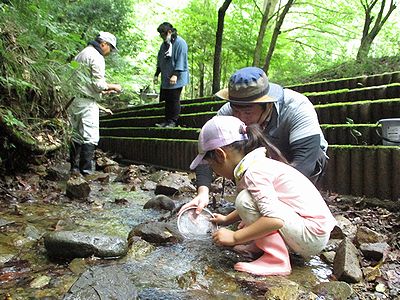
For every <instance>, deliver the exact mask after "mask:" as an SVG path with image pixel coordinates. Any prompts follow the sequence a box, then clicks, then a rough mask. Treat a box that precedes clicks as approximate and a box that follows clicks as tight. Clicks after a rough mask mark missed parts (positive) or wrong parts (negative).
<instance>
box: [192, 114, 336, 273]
mask: <svg viewBox="0 0 400 300" xmlns="http://www.w3.org/2000/svg"><path fill="white" fill-rule="evenodd" d="M198 149H199V154H198V155H197V157H196V158H195V159H194V160H193V162H192V164H191V165H190V168H191V169H195V168H196V167H197V166H198V165H199V164H200V163H208V164H209V165H210V166H211V168H212V169H213V170H214V171H215V172H216V173H217V174H218V175H220V176H223V177H226V178H229V179H233V180H234V181H235V182H236V185H237V191H238V196H237V198H236V202H235V206H236V210H235V211H233V212H232V213H230V214H229V215H227V216H223V215H220V214H216V215H215V218H213V219H212V222H215V223H217V224H221V225H230V224H233V223H235V222H237V221H240V220H241V221H242V224H243V225H244V226H243V227H242V228H240V229H238V230H237V231H232V230H228V229H226V228H221V229H219V230H218V231H216V232H215V233H213V240H214V242H215V243H216V244H217V245H221V246H236V245H246V244H248V243H249V242H251V243H250V244H248V245H246V246H239V247H236V248H240V247H241V248H242V249H241V250H242V251H250V252H255V250H258V251H262V252H263V255H262V256H261V257H260V258H258V259H257V260H255V261H253V262H249V263H248V262H239V263H237V264H235V266H234V268H235V270H237V271H242V272H248V273H252V274H255V275H288V274H290V272H291V266H290V260H289V253H288V249H287V247H289V248H290V249H291V250H293V251H294V252H296V253H298V254H300V255H302V256H303V257H308V256H311V255H315V254H318V253H319V252H320V251H321V250H322V249H323V248H324V247H325V245H326V244H327V242H328V240H329V236H330V232H331V230H332V229H333V227H334V226H335V224H336V221H335V219H334V217H333V216H332V214H331V212H330V210H329V208H328V207H327V205H326V204H325V201H324V200H323V198H322V196H321V195H320V193H319V192H318V190H317V189H316V188H315V186H314V185H313V184H312V182H311V181H310V180H309V179H308V178H307V177H305V176H304V175H303V174H301V173H300V172H299V171H297V170H296V169H295V168H293V167H291V166H290V165H288V164H287V163H286V160H285V159H284V158H283V157H282V155H281V154H280V152H279V150H278V149H277V148H275V147H274V146H273V145H271V144H270V143H269V142H268V141H267V140H266V139H265V137H264V136H263V133H262V131H261V130H260V128H259V127H258V125H250V126H247V127H246V125H245V124H244V123H243V122H242V121H240V120H239V119H238V118H235V117H232V116H216V117H214V118H212V119H211V120H209V121H208V122H207V123H206V124H205V125H204V126H203V128H202V129H201V132H200V135H199V143H198Z"/></svg>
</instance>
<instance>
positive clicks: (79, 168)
mask: <svg viewBox="0 0 400 300" xmlns="http://www.w3.org/2000/svg"><path fill="white" fill-rule="evenodd" d="M113 51H118V49H117V39H116V37H115V36H114V35H113V34H111V33H109V32H104V31H101V32H100V33H99V34H98V35H97V37H96V39H95V40H94V41H91V42H89V43H88V46H87V47H86V48H85V49H83V50H82V51H81V52H80V53H79V54H78V55H77V56H76V57H75V59H74V60H75V61H77V62H78V63H80V65H81V68H80V69H79V71H81V72H78V74H77V75H78V76H77V81H78V82H77V85H78V89H77V94H76V96H75V98H74V99H73V101H72V103H71V105H70V106H69V108H68V111H69V113H70V119H71V124H72V127H73V136H72V142H71V145H70V163H71V173H72V174H79V173H81V174H82V175H88V174H91V173H92V160H93V156H94V150H95V148H96V145H97V144H98V142H99V139H100V134H99V108H102V109H103V107H101V106H99V104H98V103H97V102H98V101H99V100H100V99H101V96H102V94H107V93H113V92H120V91H121V86H120V85H119V84H112V83H107V82H106V79H105V60H104V57H105V56H108V55H109V54H110V53H111V52H113ZM108 112H109V113H110V111H109V110H108Z"/></svg>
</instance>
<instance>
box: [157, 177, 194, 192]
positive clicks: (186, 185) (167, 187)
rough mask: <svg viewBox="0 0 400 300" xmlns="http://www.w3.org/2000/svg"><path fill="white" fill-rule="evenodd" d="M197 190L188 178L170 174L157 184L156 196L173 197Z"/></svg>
mask: <svg viewBox="0 0 400 300" xmlns="http://www.w3.org/2000/svg"><path fill="white" fill-rule="evenodd" d="M195 190H196V189H195V187H194V186H193V184H192V183H191V182H190V180H189V179H188V177H187V176H184V175H182V174H178V173H170V174H168V176H164V177H163V178H162V179H161V181H160V182H159V183H158V184H157V186H156V190H155V191H154V193H155V194H156V195H160V194H163V195H166V196H172V195H176V194H181V193H183V192H194V191H195Z"/></svg>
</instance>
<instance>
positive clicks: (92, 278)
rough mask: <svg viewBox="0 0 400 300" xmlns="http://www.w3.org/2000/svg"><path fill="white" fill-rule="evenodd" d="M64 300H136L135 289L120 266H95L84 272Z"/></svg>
mask: <svg viewBox="0 0 400 300" xmlns="http://www.w3.org/2000/svg"><path fill="white" fill-rule="evenodd" d="M63 299H64V300H103V299H132V300H134V299H137V289H136V287H135V285H134V284H133V283H132V281H130V280H129V276H128V274H127V273H126V272H125V271H124V270H123V269H122V268H121V266H106V267H104V266H96V267H93V268H90V269H89V270H87V271H85V272H84V273H83V274H82V275H81V277H79V279H78V280H77V281H76V282H75V283H74V284H73V285H72V286H71V288H70V289H69V291H68V292H67V294H65V296H64V298H63Z"/></svg>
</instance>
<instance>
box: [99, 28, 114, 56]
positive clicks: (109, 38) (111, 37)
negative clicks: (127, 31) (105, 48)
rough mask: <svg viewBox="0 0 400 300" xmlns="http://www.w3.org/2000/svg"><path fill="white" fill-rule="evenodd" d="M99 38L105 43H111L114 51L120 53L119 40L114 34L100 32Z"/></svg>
mask: <svg viewBox="0 0 400 300" xmlns="http://www.w3.org/2000/svg"><path fill="white" fill-rule="evenodd" d="M97 38H98V39H100V40H102V41H104V42H107V43H109V44H110V45H111V46H112V47H113V50H115V51H118V48H117V38H116V37H115V35H113V34H112V33H109V32H106V31H100V32H99V35H98V36H97Z"/></svg>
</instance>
